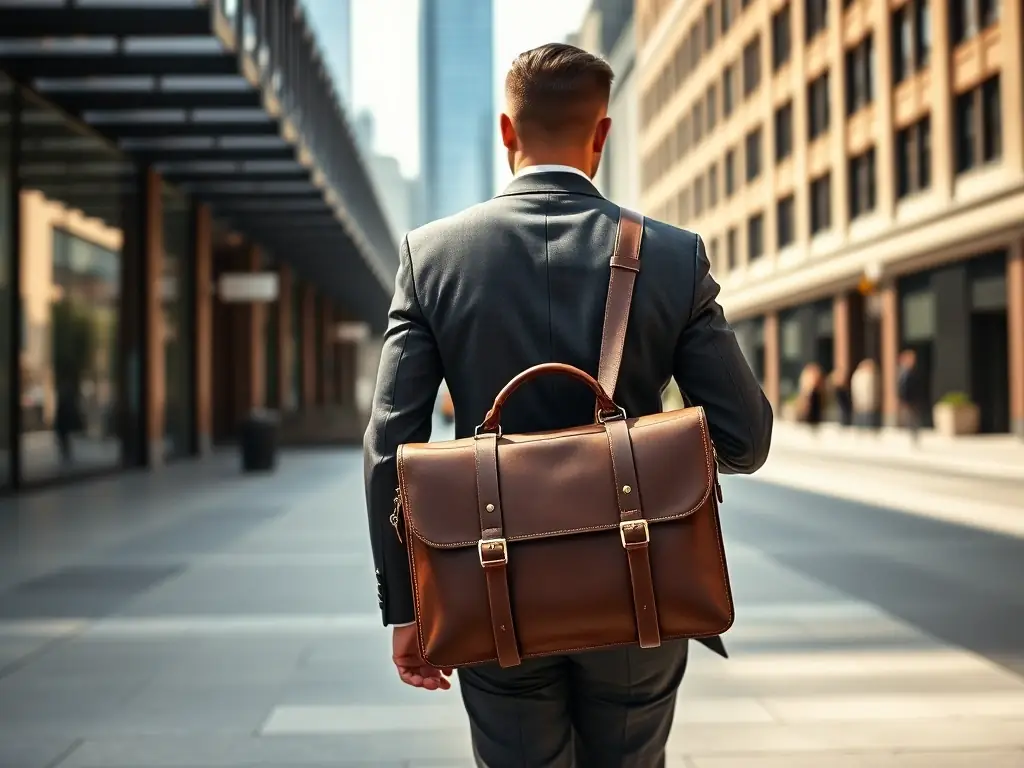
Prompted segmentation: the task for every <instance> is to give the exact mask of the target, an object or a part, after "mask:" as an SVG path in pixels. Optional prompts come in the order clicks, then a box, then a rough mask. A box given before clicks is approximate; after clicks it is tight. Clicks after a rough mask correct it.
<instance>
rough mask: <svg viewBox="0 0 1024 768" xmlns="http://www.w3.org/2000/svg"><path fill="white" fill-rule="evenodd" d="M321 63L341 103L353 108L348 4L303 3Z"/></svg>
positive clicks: (344, 0)
mask: <svg viewBox="0 0 1024 768" xmlns="http://www.w3.org/2000/svg"><path fill="white" fill-rule="evenodd" d="M303 5H305V7H306V12H307V18H308V19H309V21H310V22H311V26H312V27H313V30H314V32H315V33H316V37H317V40H318V42H319V44H320V52H321V53H322V54H323V57H324V63H325V64H326V65H327V68H328V69H329V70H330V72H331V78H332V79H333V80H334V84H335V86H337V88H338V93H339V95H340V96H341V99H342V102H343V103H344V104H345V106H346V107H351V106H352V7H351V0H303Z"/></svg>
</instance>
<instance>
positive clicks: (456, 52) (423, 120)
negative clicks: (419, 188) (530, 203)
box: [420, 0, 497, 220]
mask: <svg viewBox="0 0 1024 768" xmlns="http://www.w3.org/2000/svg"><path fill="white" fill-rule="evenodd" d="M493 26H494V24H493V12H492V9H491V3H490V2H489V1H485V0H421V4H420V166H421V173H422V176H423V184H424V189H423V195H424V211H423V215H424V217H425V219H426V220H432V219H437V218H441V217H443V216H448V215H450V214H453V213H456V212H458V211H460V210H462V209H463V208H466V207H468V206H470V205H473V204H475V203H479V202H481V201H482V200H486V199H487V198H488V197H490V196H491V195H492V194H493V193H494V150H493V147H494V141H493V137H494V131H496V130H497V126H496V124H495V119H494V46H493V41H492V38H493Z"/></svg>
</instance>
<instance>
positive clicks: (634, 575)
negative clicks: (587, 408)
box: [605, 419, 661, 648]
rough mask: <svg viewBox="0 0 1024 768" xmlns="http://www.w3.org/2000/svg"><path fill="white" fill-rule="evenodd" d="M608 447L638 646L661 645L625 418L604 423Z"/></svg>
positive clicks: (647, 532) (647, 540)
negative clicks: (631, 592) (626, 561)
mask: <svg viewBox="0 0 1024 768" xmlns="http://www.w3.org/2000/svg"><path fill="white" fill-rule="evenodd" d="M605 432H606V434H607V435H608V447H609V450H610V451H611V454H612V472H613V474H614V475H615V486H616V489H615V490H616V495H617V496H618V502H619V535H620V537H621V539H622V546H623V548H624V549H625V550H626V557H627V560H628V562H629V581H630V584H631V585H632V587H633V610H634V612H635V613H636V630H637V636H638V638H639V640H640V647H641V648H657V647H658V646H659V645H661V629H660V628H659V626H658V607H657V604H656V602H655V599H654V577H653V576H652V575H651V553H650V540H651V536H650V529H649V528H648V526H647V521H646V520H645V519H644V513H643V507H642V504H641V502H640V489H639V488H638V487H637V481H636V465H635V464H634V462H633V443H632V442H631V441H630V439H629V426H628V425H627V424H626V421H625V420H624V419H619V420H616V421H609V422H607V423H606V424H605Z"/></svg>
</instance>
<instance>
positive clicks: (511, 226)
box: [364, 44, 772, 768]
mask: <svg viewBox="0 0 1024 768" xmlns="http://www.w3.org/2000/svg"><path fill="white" fill-rule="evenodd" d="M612 78H613V73H612V70H611V68H610V67H609V65H608V64H607V63H606V62H605V61H603V60H602V59H600V58H597V57H595V56H593V55H591V54H590V53H587V52H585V51H583V50H581V49H579V48H575V47H573V46H571V45H565V44H550V45H545V46H542V47H540V48H536V49H534V50H531V51H527V52H526V53H523V54H521V55H520V56H519V57H518V58H517V59H516V60H515V61H514V63H513V64H512V67H511V70H510V71H509V72H508V75H507V77H506V81H505V99H506V108H505V112H504V113H503V114H502V115H501V116H500V121H499V122H500V130H501V137H502V141H503V143H504V145H505V147H506V149H507V152H508V163H509V167H510V169H511V170H512V172H513V174H514V179H513V181H512V182H511V183H510V184H509V186H508V187H507V188H506V189H505V190H504V191H503V192H501V193H499V194H498V195H497V196H496V197H494V198H493V199H491V200H489V201H487V202H484V203H481V204H479V205H476V206H473V207H471V208H469V209H467V210H465V211H463V212H461V213H459V214H456V215H454V216H451V217H449V218H445V219H441V220H439V221H435V222H432V223H430V224H427V225H426V226H424V227H421V228H420V229H417V230H414V231H412V232H410V233H409V234H408V235H407V236H406V237H405V239H404V240H403V242H402V245H401V249H400V256H399V267H398V276H397V280H396V290H395V296H394V300H393V302H392V305H391V311H390V315H389V323H388V329H387V331H386V333H385V336H384V344H383V350H382V355H381V362H380V369H379V371H378V376H377V385H376V391H375V394H374V401H373V408H372V413H371V418H370V423H369V425H368V427H367V430H366V437H365V444H364V447H365V462H366V493H367V504H368V514H369V524H370V533H371V541H372V546H373V555H374V563H375V567H376V573H377V579H378V598H379V603H380V607H381V610H382V612H383V618H384V623H385V624H386V625H391V626H392V627H393V632H392V635H393V637H392V640H393V650H392V653H393V660H394V662H395V665H396V668H397V671H398V674H399V676H400V677H401V679H402V680H403V681H404V682H406V683H407V684H409V685H412V686H416V687H422V688H426V689H429V690H437V689H446V688H448V687H449V685H450V683H449V681H448V679H447V673H449V672H450V670H438V669H434V668H432V667H430V666H429V665H427V664H426V662H425V661H424V660H423V658H422V655H421V651H420V645H419V643H418V635H417V627H416V625H415V617H416V615H417V611H416V608H415V607H414V600H413V594H412V589H411V577H410V571H409V558H408V556H407V553H406V551H405V549H404V545H403V543H402V542H401V541H400V540H399V536H396V535H395V534H396V532H398V529H397V528H395V529H394V530H392V526H391V525H389V519H390V517H391V515H392V514H393V513H394V510H395V509H396V508H397V504H396V503H395V495H396V486H397V484H398V474H397V468H396V453H397V451H398V447H399V446H400V445H401V444H403V443H409V442H424V441H426V440H428V439H429V437H430V428H431V412H432V407H433V403H434V399H435V396H436V393H437V388H438V386H439V385H440V383H441V380H442V379H444V380H446V381H447V382H448V383H449V384H450V385H451V388H450V391H451V393H452V396H453V398H454V401H455V402H454V405H455V408H454V413H455V433H456V437H471V436H473V434H474V429H475V427H476V426H477V425H478V424H480V423H481V421H482V420H483V418H484V415H485V413H486V412H487V411H488V409H489V408H490V407H491V405H492V403H493V401H494V398H495V395H496V394H497V393H498V391H499V390H500V389H501V388H502V387H503V386H504V385H505V384H506V383H507V382H509V381H510V380H511V379H512V378H513V377H515V376H516V375H517V374H519V373H520V372H521V371H523V370H525V369H527V368H529V367H531V366H533V365H537V364H541V363H547V362H563V363H569V364H571V365H573V366H576V367H577V368H580V369H582V370H583V371H585V372H587V373H589V374H590V375H592V376H596V375H597V374H598V358H599V353H600V351H601V350H600V348H599V347H600V339H601V337H602V325H603V318H604V314H605V302H606V297H607V295H608V282H609V275H610V267H609V258H610V254H611V252H612V248H613V245H614V238H615V232H616V226H617V224H618V222H619V219H620V209H619V207H618V206H617V205H616V204H615V203H613V202H612V201H610V200H608V199H606V198H604V197H603V196H602V195H601V193H600V192H599V191H598V190H597V188H596V187H595V186H594V184H593V183H592V181H591V179H592V178H593V176H594V175H595V174H596V172H597V168H598V164H599V162H600V160H601V152H602V149H603V148H604V145H605V140H606V139H607V137H608V132H609V130H610V128H611V120H610V118H609V117H608V116H607V108H608V100H609V94H610V90H611V84H612ZM468 151H470V148H467V152H468ZM640 242H641V246H640V263H641V264H642V269H641V270H640V271H639V273H638V277H637V278H636V284H635V288H634V290H633V293H634V295H633V299H632V302H631V304H630V305H627V306H630V307H631V309H630V310H629V314H628V331H627V333H626V336H625V346H624V352H623V354H622V358H621V367H620V369H619V370H620V374H619V376H618V380H617V381H618V387H617V389H616V401H617V403H618V404H619V405H621V406H622V407H623V408H624V410H625V411H626V412H627V414H628V416H630V417H634V416H641V415H646V414H654V413H659V412H660V411H661V410H662V400H661V392H662V389H663V387H664V386H665V384H666V382H667V380H668V379H669V378H670V377H674V379H675V381H676V382H677V383H678V385H679V388H680V389H681V390H682V392H684V393H685V395H686V399H687V401H688V402H690V403H692V404H693V405H700V406H703V407H704V409H705V412H706V415H707V423H708V429H709V434H710V438H711V440H712V441H713V443H714V446H715V448H716V451H717V458H718V461H719V466H720V470H721V471H722V472H726V473H750V472H754V471H755V470H757V469H758V468H759V467H760V466H761V465H762V464H763V463H764V461H765V459H766V458H767V454H768V448H769V443H770V440H771V431H772V411H771V407H770V405H769V403H768V401H767V399H766V398H765V396H764V394H763V392H762V391H761V387H760V386H759V384H758V382H757V379H756V378H755V376H754V374H753V373H752V372H751V370H750V368H749V367H748V365H747V363H746V361H745V359H744V357H743V354H742V353H741V351H740V348H739V345H738V344H737V342H736V337H735V336H734V334H733V332H732V330H731V329H730V326H729V324H728V322H727V321H726V318H725V315H724V314H723V311H722V308H721V306H720V305H719V304H718V302H717V297H718V293H719V286H718V284H717V283H716V282H715V280H714V278H713V277H712V276H711V273H710V264H709V262H708V256H707V253H706V251H705V246H704V242H703V241H702V240H701V238H700V237H699V236H698V235H697V234H695V233H693V232H688V231H685V230H682V229H678V228H676V227H674V226H671V225H669V224H665V223H663V222H660V221H656V220H654V219H647V220H646V224H645V225H644V230H643V232H642V238H641V241H640ZM594 418H595V400H594V395H593V393H592V392H591V391H590V390H588V389H587V387H586V386H583V385H581V384H580V383H579V382H578V381H575V380H572V379H565V380H562V379H545V380H543V381H537V382H530V383H529V384H527V385H525V386H523V387H522V388H521V389H520V390H518V391H517V392H516V393H515V394H514V396H513V397H512V398H511V399H510V400H509V401H508V403H507V406H506V407H505V409H504V410H503V413H502V427H503V429H504V432H505V433H506V434H516V433H523V432H537V431H544V430H555V429H562V428H567V427H571V426H577V425H582V424H589V423H593V422H594ZM680 460H681V461H682V458H681V459H680ZM551 469H552V471H558V469H559V468H558V467H555V466H553V467H552V468H551ZM474 552H475V550H474ZM474 557H475V554H474ZM509 567H512V566H509ZM519 567H523V566H521V565H520V566H519ZM593 567H594V568H596V569H600V568H602V567H617V565H615V564H604V565H603V564H602V563H594V564H593ZM481 578H483V576H481ZM537 578H543V576H542V574H538V575H537ZM551 587H552V588H553V589H557V585H551ZM598 610H599V609H598ZM709 644H710V646H711V647H713V648H717V649H718V650H719V651H720V652H721V653H722V654H723V655H724V646H722V645H721V642H720V641H719V640H718V639H717V638H715V639H714V641H712V642H710V643H709ZM687 651H688V648H687V642H686V641H685V640H682V641H666V642H664V643H662V644H661V645H660V646H658V647H657V648H648V649H640V648H639V647H638V646H628V647H620V648H613V649H609V650H601V651H591V652H588V653H572V654H567V655H556V656H549V657H544V658H532V659H530V658H527V659H523V660H522V663H521V664H519V665H517V666H507V667H504V668H502V667H499V665H498V664H483V665H478V666H471V667H466V668H463V669H460V670H459V684H460V688H461V693H462V698H463V702H464V705H465V708H466V711H467V713H468V717H469V723H470V728H471V734H472V741H473V751H474V754H475V755H476V760H477V764H478V765H479V766H485V767H488V768H499V767H501V768H503V767H504V766H522V767H524V768H525V767H527V766H531V767H532V766H536V768H542V767H543V768H572V767H574V766H576V767H580V768H605V767H607V768H612V766H636V767H637V768H654V767H655V766H663V765H664V764H665V744H666V740H667V738H668V733H669V729H670V727H671V724H672V718H673V712H674V709H675V700H676V693H677V689H678V687H679V684H680V682H681V680H682V678H683V673H684V671H685V669H686V664H687Z"/></svg>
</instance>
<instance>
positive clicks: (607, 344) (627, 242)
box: [597, 208, 644, 397]
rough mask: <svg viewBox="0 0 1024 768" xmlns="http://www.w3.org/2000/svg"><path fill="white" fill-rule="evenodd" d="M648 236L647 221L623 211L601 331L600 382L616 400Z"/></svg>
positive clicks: (628, 211) (620, 216)
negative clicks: (642, 246)
mask: <svg viewBox="0 0 1024 768" xmlns="http://www.w3.org/2000/svg"><path fill="white" fill-rule="evenodd" d="M643 234H644V217H643V216H641V215H640V214H639V213H636V212H635V211H631V210H629V209H628V208H620V209H619V227H618V231H617V232H616V233H615V247H614V248H613V249H612V259H611V265H612V269H611V277H610V278H609V280H608V300H607V302H606V303H605V306H604V328H603V329H602V331H601V358H600V362H598V364H597V380H598V381H599V382H600V383H601V386H602V387H604V391H605V392H607V393H608V396H609V397H615V385H616V383H617V382H618V380H619V367H620V366H621V364H622V348H623V346H624V345H625V343H626V326H627V325H628V324H629V307H630V304H631V303H632V301H633V285H634V283H636V275H637V273H638V272H639V271H640V241H641V240H642V239H643Z"/></svg>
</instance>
